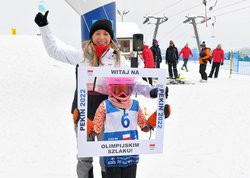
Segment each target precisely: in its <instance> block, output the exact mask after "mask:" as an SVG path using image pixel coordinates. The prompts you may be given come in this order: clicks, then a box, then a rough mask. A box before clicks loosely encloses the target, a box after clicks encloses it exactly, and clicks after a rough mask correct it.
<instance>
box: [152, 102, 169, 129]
mask: <svg viewBox="0 0 250 178" xmlns="http://www.w3.org/2000/svg"><path fill="white" fill-rule="evenodd" d="M164 114H165V119H166V118H168V117H169V116H170V114H171V107H170V105H169V104H165V107H164ZM147 124H148V126H149V127H150V128H151V129H152V128H154V127H155V126H156V111H155V112H154V113H153V114H151V116H150V117H149V118H148V122H147Z"/></svg>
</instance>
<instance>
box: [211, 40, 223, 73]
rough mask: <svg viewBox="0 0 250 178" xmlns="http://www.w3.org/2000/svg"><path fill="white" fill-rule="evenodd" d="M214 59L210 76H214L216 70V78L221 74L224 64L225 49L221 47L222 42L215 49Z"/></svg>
mask: <svg viewBox="0 0 250 178" xmlns="http://www.w3.org/2000/svg"><path fill="white" fill-rule="evenodd" d="M212 60H213V64H212V69H211V71H210V74H209V76H208V77H209V78H212V77H213V74H214V70H215V74H214V78H217V77H218V74H219V69H220V65H223V64H224V51H223V49H221V44H218V45H217V47H216V49H214V50H213V53H212Z"/></svg>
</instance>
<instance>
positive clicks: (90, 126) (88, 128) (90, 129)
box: [87, 118, 94, 134]
mask: <svg viewBox="0 0 250 178" xmlns="http://www.w3.org/2000/svg"><path fill="white" fill-rule="evenodd" d="M93 129H94V124H93V121H92V120H90V119H89V118H88V119H87V134H91V132H92V131H93Z"/></svg>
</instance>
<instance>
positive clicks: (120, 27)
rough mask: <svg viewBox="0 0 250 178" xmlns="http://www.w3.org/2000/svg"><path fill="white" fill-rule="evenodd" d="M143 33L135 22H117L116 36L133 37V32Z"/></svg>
mask: <svg viewBox="0 0 250 178" xmlns="http://www.w3.org/2000/svg"><path fill="white" fill-rule="evenodd" d="M136 33H141V30H140V29H139V27H138V25H137V24H136V23H134V22H117V26H116V38H132V37H133V34H136Z"/></svg>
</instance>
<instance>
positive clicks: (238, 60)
mask: <svg viewBox="0 0 250 178" xmlns="http://www.w3.org/2000/svg"><path fill="white" fill-rule="evenodd" d="M165 51H166V50H162V51H161V52H162V59H163V60H165ZM192 53H193V56H190V58H189V61H190V62H195V63H196V62H198V57H199V51H198V50H197V49H192ZM231 57H232V72H233V74H241V75H250V55H247V54H243V53H242V52H239V51H236V52H225V58H224V65H222V66H221V69H225V70H230V58H231ZM179 60H182V56H181V57H180V59H179ZM164 62H165V61H164Z"/></svg>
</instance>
